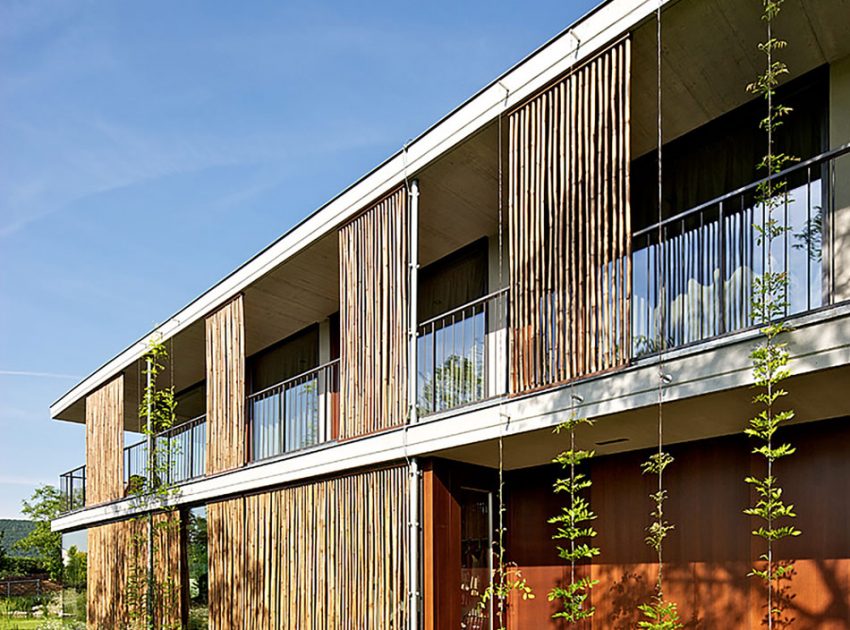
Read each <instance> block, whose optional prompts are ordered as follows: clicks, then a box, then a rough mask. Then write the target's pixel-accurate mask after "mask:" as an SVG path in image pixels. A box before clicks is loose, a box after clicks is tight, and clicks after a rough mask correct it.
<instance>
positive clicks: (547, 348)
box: [508, 39, 631, 393]
mask: <svg viewBox="0 0 850 630" xmlns="http://www.w3.org/2000/svg"><path fill="white" fill-rule="evenodd" d="M629 67H630V42H629V40H628V39H626V40H623V41H621V42H619V43H618V44H616V45H614V46H613V47H612V48H610V49H608V50H606V51H604V52H602V53H601V54H599V55H598V56H597V57H595V58H594V59H592V60H590V61H589V62H588V63H587V64H585V65H583V66H582V67H581V68H579V69H578V70H576V71H574V72H572V73H571V74H570V75H569V76H567V77H565V78H564V79H562V80H561V81H559V82H558V83H556V84H555V85H553V86H552V87H550V88H549V89H547V90H546V91H545V92H543V93H542V94H540V95H538V96H537V97H535V98H534V99H532V100H531V101H529V102H528V103H526V104H525V105H523V106H522V107H520V108H519V109H517V110H516V111H514V112H513V113H511V115H510V122H509V166H508V168H509V175H508V180H509V182H508V198H509V202H508V204H509V212H508V214H509V235H510V237H509V238H510V261H511V263H510V285H511V290H512V295H513V303H512V312H511V317H512V322H511V349H512V351H511V363H512V366H511V367H512V369H511V373H512V379H511V388H512V392H513V393H519V392H524V391H529V390H533V389H536V388H539V387H545V386H547V385H551V384H555V383H560V382H564V381H568V380H570V379H573V378H576V377H580V376H584V375H588V374H593V373H595V372H601V371H604V370H607V369H611V368H614V367H617V366H620V365H622V364H624V363H625V362H626V361H627V360H628V356H629V353H628V348H629V335H630V332H629V321H630V312H629V303H630V294H629V291H630V281H629V278H630V273H631V270H630V268H629V260H630V255H631V245H630V243H631V227H630V209H629V160H630V156H629V92H630V85H629Z"/></svg>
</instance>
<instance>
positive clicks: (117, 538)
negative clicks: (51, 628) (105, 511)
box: [87, 511, 186, 630]
mask: <svg viewBox="0 0 850 630" xmlns="http://www.w3.org/2000/svg"><path fill="white" fill-rule="evenodd" d="M179 514H180V513H179V512H176V511H175V512H166V513H159V514H156V515H154V517H153V519H154V527H153V531H154V575H155V582H156V584H157V589H156V594H155V598H154V621H155V624H154V625H155V626H156V627H157V628H179V627H182V625H181V624H182V623H183V622H184V621H185V613H186V610H185V608H184V600H183V597H182V594H181V575H182V570H183V566H182V562H183V554H182V545H183V529H182V524H181V521H180V516H179ZM147 526H148V521H147V519H146V518H140V519H137V520H126V521H119V522H117V523H109V524H106V525H99V526H97V527H91V528H89V530H88V559H87V567H88V568H87V581H88V588H87V600H88V603H87V627H88V628H89V629H91V630H107V629H109V630H112V629H113V628H131V629H133V630H136V629H138V630H143V629H144V628H145V627H146V626H145V624H144V623H143V617H142V615H141V613H142V612H143V609H142V610H138V607H139V606H142V607H143V606H144V605H145V602H146V589H147V563H148V553H147Z"/></svg>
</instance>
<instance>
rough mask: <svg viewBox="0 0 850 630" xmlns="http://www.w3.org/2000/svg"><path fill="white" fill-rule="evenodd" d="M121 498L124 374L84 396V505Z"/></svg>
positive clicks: (122, 489) (122, 480)
mask: <svg viewBox="0 0 850 630" xmlns="http://www.w3.org/2000/svg"><path fill="white" fill-rule="evenodd" d="M122 496H124V375H123V374H122V375H119V376H117V377H116V378H114V379H113V380H111V381H110V382H108V383H106V384H105V385H103V386H102V387H100V388H99V389H97V390H95V391H94V392H92V393H91V394H89V395H88V396H87V397H86V505H97V504H98V503H104V502H106V501H114V500H116V499H120V498H121V497H122Z"/></svg>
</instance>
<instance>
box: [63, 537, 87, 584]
mask: <svg viewBox="0 0 850 630" xmlns="http://www.w3.org/2000/svg"><path fill="white" fill-rule="evenodd" d="M86 569H87V556H86V552H85V551H80V550H79V549H77V547H76V545H71V547H69V548H68V551H67V556H66V561H65V586H69V587H71V588H77V589H84V588H85V587H86Z"/></svg>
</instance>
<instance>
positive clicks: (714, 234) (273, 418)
mask: <svg viewBox="0 0 850 630" xmlns="http://www.w3.org/2000/svg"><path fill="white" fill-rule="evenodd" d="M848 172H850V144H848V145H844V146H841V147H839V148H837V149H834V150H832V151H828V152H826V153H823V154H821V155H818V156H816V157H813V158H811V159H809V160H806V161H804V162H802V163H799V164H796V165H794V166H792V167H790V168H788V169H787V170H786V171H784V172H783V173H782V174H780V175H779V176H777V177H779V178H782V179H785V180H786V181H787V182H788V190H789V193H790V194H789V195H788V201H787V203H785V204H784V205H783V206H782V207H781V208H780V210H779V211H778V212H777V213H776V216H775V218H776V219H777V220H778V222H779V224H780V225H781V226H782V227H784V228H785V230H784V231H783V234H782V237H781V238H780V239H778V240H777V241H776V242H775V243H774V247H773V267H774V269H776V270H782V271H784V272H786V273H787V274H788V278H789V293H788V304H787V307H786V315H787V316H793V315H797V314H801V313H804V312H807V311H814V310H817V309H819V308H822V307H825V306H829V305H831V304H834V303H837V302H839V301H842V300H845V299H846V298H847V295H846V291H845V293H842V292H841V288H842V283H843V281H842V280H841V278H843V277H844V275H846V274H847V272H848V269H847V265H842V263H841V262H840V261H841V260H843V259H844V255H843V254H842V252H840V251H837V248H836V245H835V244H836V243H838V242H839V241H840V238H839V237H840V236H841V235H842V234H843V233H844V232H845V231H846V227H845V226H846V222H847V218H846V214H847V211H846V210H844V211H841V212H843V213H844V215H842V216H839V215H838V212H839V209H840V208H843V207H846V206H847V205H848V204H847V198H848V197H850V194H848V193H847V190H846V184H844V183H843V182H844V179H845V178H846V176H845V175H844V174H846V173H848ZM757 185H758V182H753V183H751V184H749V185H747V186H744V187H742V188H739V189H737V190H734V191H732V192H729V193H727V194H724V195H722V196H720V197H717V198H715V199H712V200H710V201H708V202H706V203H702V204H700V205H698V206H696V207H694V208H691V209H687V210H684V211H682V212H678V213H674V214H673V215H672V216H669V217H667V218H665V219H663V220H661V221H658V222H655V223H653V224H651V225H649V226H647V227H643V228H641V229H639V230H637V231H636V232H635V233H634V234H633V237H632V258H631V261H632V266H631V267H632V268H631V296H632V297H631V326H632V332H631V339H632V347H631V358H632V360H634V359H639V358H641V357H645V356H650V355H652V354H654V353H657V352H659V351H661V350H662V349H672V348H678V347H684V346H687V345H693V344H698V343H701V342H705V341H708V340H710V339H713V338H716V337H720V336H722V335H726V334H729V333H733V332H736V331H740V330H744V329H747V328H751V327H752V326H753V323H752V312H751V300H752V295H753V284H754V279H755V278H756V277H757V276H758V275H759V274H761V273H763V272H764V269H765V266H766V256H767V252H766V250H765V247H764V246H763V245H762V244H761V243H760V242H759V238H758V234H759V232H758V228H757V227H756V226H758V225H763V224H764V221H765V216H764V210H763V208H762V207H760V206H759V205H758V204H757V203H756V202H755V192H756V187H757ZM510 300H511V296H510V292H509V290H508V289H501V290H498V291H495V292H493V293H490V294H488V295H485V296H483V297H481V298H478V299H475V300H472V301H470V302H467V303H465V304H463V305H462V306H459V307H457V308H453V309H451V310H449V311H447V312H444V313H442V314H440V315H438V316H436V317H433V318H430V319H426V320H425V321H423V322H421V323H420V324H419V326H418V330H417V353H418V354H417V362H418V365H417V392H416V402H417V409H418V413H419V415H420V416H422V417H428V416H432V415H435V414H439V413H441V412H445V411H449V410H452V409H460V408H463V407H466V406H470V405H474V404H476V403H480V402H483V401H487V400H490V399H495V398H498V397H501V396H504V395H506V394H507V392H508V370H509V365H510V362H509V353H510V348H509V340H508V337H509V334H508V331H509V330H510V328H509V325H510ZM339 378H340V377H339V360H338V359H336V360H333V361H330V362H327V363H325V364H323V365H321V366H319V367H316V368H312V369H309V370H307V371H305V372H302V373H300V374H298V375H297V376H294V377H292V378H288V379H286V380H283V381H281V382H278V383H276V384H274V385H272V386H270V387H266V388H264V389H262V390H261V391H258V392H256V393H253V394H251V395H249V396H247V397H246V423H245V427H246V429H245V430H246V434H245V439H246V445H247V456H246V462H245V463H249V462H260V461H265V460H269V459H272V458H276V457H280V456H284V455H287V454H291V453H297V452H300V451H303V450H305V449H309V448H312V447H315V446H317V445H319V444H322V443H326V442H330V441H333V440H335V439H336V437H337V434H338V427H339V394H338V392H339V384H340V383H339ZM205 431H206V422H205V417H204V416H200V417H198V418H195V419H194V420H191V421H188V422H186V423H184V424H181V425H179V426H177V427H174V428H172V429H170V430H169V431H166V432H163V433H162V434H160V435H158V436H156V438H155V442H156V451H157V453H158V456H159V457H165V458H167V460H166V461H165V462H163V464H162V465H160V466H158V468H157V469H160V470H167V471H169V476H168V481H169V483H172V484H180V483H183V482H186V481H190V480H192V479H197V478H199V477H202V476H204V474H205V448H206V433H205ZM147 461H148V454H147V443H146V442H139V443H137V444H134V445H131V446H128V447H126V448H125V452H124V483H125V488H126V489H127V490H128V491H129V490H130V489H132V487H133V485H134V484H138V483H140V482H142V481H144V476H145V474H146V473H145V470H146V468H147ZM85 482H86V467H85V466H81V467H79V468H75V469H73V470H71V471H69V472H67V473H64V474H63V475H61V477H60V488H61V493H62V496H63V500H64V506H65V509H66V511H74V510H77V509H81V508H83V507H85Z"/></svg>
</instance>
